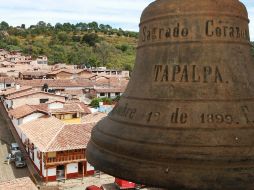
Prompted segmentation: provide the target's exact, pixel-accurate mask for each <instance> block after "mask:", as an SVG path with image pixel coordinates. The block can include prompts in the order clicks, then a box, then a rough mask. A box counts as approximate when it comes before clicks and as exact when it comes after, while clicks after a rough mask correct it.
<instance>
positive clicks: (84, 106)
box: [76, 102, 92, 114]
mask: <svg viewBox="0 0 254 190" xmlns="http://www.w3.org/2000/svg"><path fill="white" fill-rule="evenodd" d="M76 103H77V104H79V106H80V107H81V108H82V109H83V110H84V112H83V113H85V114H90V113H92V112H91V110H90V109H89V108H88V107H87V106H86V104H84V103H83V102H76Z"/></svg>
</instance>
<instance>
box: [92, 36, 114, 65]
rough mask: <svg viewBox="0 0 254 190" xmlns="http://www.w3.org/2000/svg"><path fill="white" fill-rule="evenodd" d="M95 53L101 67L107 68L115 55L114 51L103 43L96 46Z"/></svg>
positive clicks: (107, 44)
mask: <svg viewBox="0 0 254 190" xmlns="http://www.w3.org/2000/svg"><path fill="white" fill-rule="evenodd" d="M95 52H96V54H97V56H98V59H99V61H100V63H101V65H102V66H107V64H108V63H109V61H110V59H111V58H112V57H113V56H115V55H116V54H117V52H116V49H115V48H114V47H113V46H111V45H110V44H109V43H107V42H105V41H102V42H101V43H98V44H96V47H95Z"/></svg>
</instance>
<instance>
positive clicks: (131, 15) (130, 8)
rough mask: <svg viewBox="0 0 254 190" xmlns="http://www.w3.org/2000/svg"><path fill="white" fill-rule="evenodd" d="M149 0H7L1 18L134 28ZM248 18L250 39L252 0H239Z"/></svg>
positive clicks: (13, 21)
mask: <svg viewBox="0 0 254 190" xmlns="http://www.w3.org/2000/svg"><path fill="white" fill-rule="evenodd" d="M151 2H153V0H106V1H105V0H36V1H35V0H8V1H2V2H1V6H0V12H1V18H0V19H1V20H5V21H7V22H8V23H10V24H11V25H14V26H17V25H21V24H23V23H24V24H26V25H27V26H29V25H32V24H36V23H37V22H38V21H41V20H43V21H45V22H49V23H51V24H55V23H57V22H60V23H63V22H71V23H77V22H91V21H97V22H99V23H104V24H110V25H112V26H113V27H116V28H119V27H121V28H123V29H125V30H135V31H137V30H138V24H139V18H140V15H141V13H142V10H143V9H144V8H145V7H146V6H147V5H148V4H149V3H151ZM242 2H243V3H244V4H245V5H246V7H247V9H248V12H249V18H250V20H251V22H250V34H251V39H252V40H254V1H253V0H242Z"/></svg>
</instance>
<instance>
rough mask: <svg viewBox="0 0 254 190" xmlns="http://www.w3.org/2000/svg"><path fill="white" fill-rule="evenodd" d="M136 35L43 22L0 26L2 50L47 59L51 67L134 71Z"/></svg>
mask: <svg viewBox="0 0 254 190" xmlns="http://www.w3.org/2000/svg"><path fill="white" fill-rule="evenodd" d="M137 37H138V33H137V32H131V31H123V30H122V29H121V28H120V29H114V28H112V27H111V26H110V25H104V24H98V23H97V22H91V23H78V24H70V23H64V24H60V23H57V24H56V25H55V26H52V25H51V24H49V23H45V22H43V21H40V22H38V23H37V24H36V25H32V26H29V27H26V26H25V25H24V24H22V25H21V26H19V27H12V26H9V24H8V23H6V22H4V21H3V22H1V23H0V48H4V49H7V50H9V51H12V50H20V51H22V52H23V53H24V54H26V55H32V56H33V57H37V56H38V55H46V56H47V57H48V58H49V63H50V64H54V63H67V64H82V65H87V66H107V67H109V68H119V69H127V70H131V69H132V68H133V64H134V60H135V51H136V50H135V48H136V44H137Z"/></svg>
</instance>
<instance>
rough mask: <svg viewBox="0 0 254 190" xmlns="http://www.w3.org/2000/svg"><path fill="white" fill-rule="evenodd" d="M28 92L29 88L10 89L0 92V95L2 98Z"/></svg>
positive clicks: (30, 88)
mask: <svg viewBox="0 0 254 190" xmlns="http://www.w3.org/2000/svg"><path fill="white" fill-rule="evenodd" d="M30 90H32V87H31V86H21V87H20V88H19V89H16V87H12V88H8V89H6V90H3V91H2V92H1V94H2V95H4V96H10V95H14V94H16V93H21V92H25V91H30Z"/></svg>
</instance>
